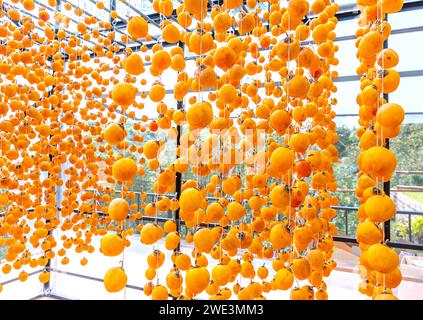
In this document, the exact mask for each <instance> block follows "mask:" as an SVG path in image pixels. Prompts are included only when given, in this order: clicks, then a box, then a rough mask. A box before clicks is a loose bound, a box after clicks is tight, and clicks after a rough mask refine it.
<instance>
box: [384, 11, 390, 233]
mask: <svg viewBox="0 0 423 320" xmlns="http://www.w3.org/2000/svg"><path fill="white" fill-rule="evenodd" d="M386 21H388V17H386ZM388 45H389V44H388V39H386V40H385V42H384V43H383V48H384V49H387V48H388V47H389V46H388ZM383 98H384V99H385V100H386V101H387V102H389V95H388V94H383ZM384 147H385V148H386V149H389V147H390V146H389V139H386V140H385V144H384ZM383 191H384V192H385V194H386V195H387V196H390V195H391V181H385V182H384V183H383ZM383 230H384V235H385V238H384V241H391V220H388V221H386V222H384V224H383Z"/></svg>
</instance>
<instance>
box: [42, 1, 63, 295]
mask: <svg viewBox="0 0 423 320" xmlns="http://www.w3.org/2000/svg"><path fill="white" fill-rule="evenodd" d="M60 8H61V0H57V3H56V10H55V11H56V12H59V11H60ZM58 32H59V22H57V21H56V24H55V27H54V39H55V40H56V41H58V37H57V33H58ZM54 90H55V86H53V87H52V88H51V90H50V92H49V96H50V95H52V94H54ZM52 109H53V107H52ZM50 137H51V136H50ZM49 159H50V162H52V161H53V155H52V154H49ZM56 192H57V189H56ZM56 195H57V194H56ZM58 205H59V203H56V208H57V210H59V209H58ZM49 222H50V220H46V223H49ZM48 235H49V236H51V235H52V231H51V230H49V232H48ZM44 270H45V271H47V272H50V270H51V259H48V260H47V264H46V266H45V268H44ZM50 277H51V273H50ZM50 291H51V282H50V279H49V280H48V281H47V282H46V283H44V285H43V295H45V296H46V295H49V294H50Z"/></svg>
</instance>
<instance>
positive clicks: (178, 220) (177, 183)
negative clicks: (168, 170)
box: [175, 41, 185, 251]
mask: <svg viewBox="0 0 423 320" xmlns="http://www.w3.org/2000/svg"><path fill="white" fill-rule="evenodd" d="M178 46H179V47H180V48H182V50H183V51H184V57H185V45H184V43H183V42H181V41H179V44H178ZM177 109H178V110H184V102H183V101H178V103H177ZM176 128H177V130H178V135H177V137H176V149H178V148H179V147H180V146H181V136H182V127H181V126H180V125H178V126H177V127H176ZM179 151H180V150H179ZM179 157H180V156H179V155H177V158H179ZM181 189H182V173H180V172H177V173H176V180H175V191H176V199H178V201H179V198H180V197H181ZM179 210H180V209H179V208H178V209H177V210H176V211H175V223H176V231H177V232H180V229H181V218H180V216H179ZM179 250H180V243H179V244H178V246H177V248H176V249H175V251H179Z"/></svg>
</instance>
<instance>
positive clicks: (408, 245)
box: [333, 236, 423, 251]
mask: <svg viewBox="0 0 423 320" xmlns="http://www.w3.org/2000/svg"><path fill="white" fill-rule="evenodd" d="M333 240H334V241H339V242H345V243H354V244H358V242H357V239H355V238H351V237H343V236H335V237H333ZM387 245H388V246H389V247H391V248H397V249H408V250H416V251H423V245H422V244H414V243H404V242H388V243H387Z"/></svg>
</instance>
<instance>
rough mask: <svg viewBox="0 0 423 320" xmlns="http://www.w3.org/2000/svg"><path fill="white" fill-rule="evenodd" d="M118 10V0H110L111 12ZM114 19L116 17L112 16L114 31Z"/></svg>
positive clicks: (111, 22) (111, 21)
mask: <svg viewBox="0 0 423 320" xmlns="http://www.w3.org/2000/svg"><path fill="white" fill-rule="evenodd" d="M112 11H116V0H110V12H112ZM114 21H115V19H114V18H112V17H110V24H111V25H112V30H113V31H114Z"/></svg>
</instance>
